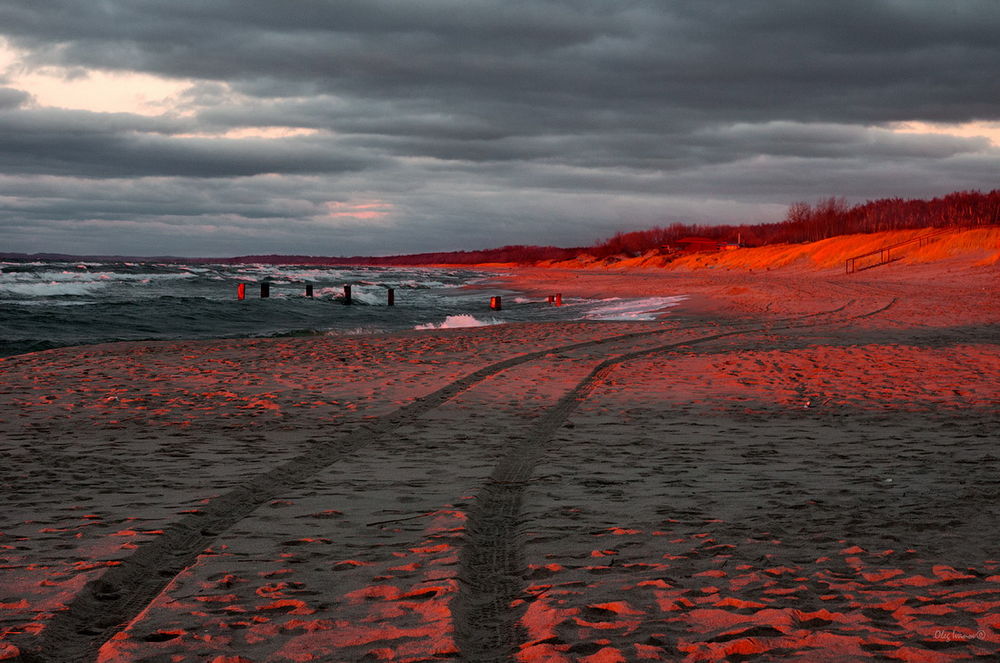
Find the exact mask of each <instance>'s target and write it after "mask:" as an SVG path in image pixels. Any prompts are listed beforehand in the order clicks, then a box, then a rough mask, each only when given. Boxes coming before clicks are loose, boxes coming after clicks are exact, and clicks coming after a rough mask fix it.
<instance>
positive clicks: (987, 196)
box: [588, 189, 1000, 258]
mask: <svg viewBox="0 0 1000 663" xmlns="http://www.w3.org/2000/svg"><path fill="white" fill-rule="evenodd" d="M993 224H1000V189H994V190H993V191H990V192H989V193H981V192H979V191H958V192H955V193H950V194H948V195H946V196H942V197H940V198H932V199H931V200H922V199H910V200H904V199H902V198H883V199H880V200H870V201H868V202H866V203H861V204H858V205H854V206H849V205H848V204H847V203H846V202H845V201H844V199H843V198H827V199H825V200H821V201H819V202H817V203H816V204H815V205H810V204H809V203H806V202H796V203H792V204H791V205H790V206H789V208H788V213H787V214H786V216H785V219H784V220H783V221H780V222H777V223H761V224H755V225H722V226H708V225H689V224H682V223H675V224H672V225H670V226H665V227H657V228H650V229H649V230H637V231H633V232H621V233H616V234H615V235H614V236H613V237H611V238H609V239H607V240H605V241H603V242H600V243H598V244H596V245H595V246H593V247H591V248H590V249H589V250H588V253H590V254H591V255H594V256H596V257H598V258H605V257H608V256H614V255H632V256H636V255H641V254H643V253H645V252H647V251H649V250H652V249H657V248H660V247H663V246H665V245H669V244H670V243H671V242H675V241H677V240H679V239H683V238H685V237H691V236H696V237H706V238H709V239H714V240H718V241H720V242H739V243H741V244H742V245H744V246H764V245H767V244H794V243H800V242H815V241H819V240H821V239H826V238H828V237H835V236H837V235H850V234H855V233H874V232H881V231H886V230H906V229H911V228H929V227H945V226H961V227H966V226H970V227H971V226H982V225H993Z"/></svg>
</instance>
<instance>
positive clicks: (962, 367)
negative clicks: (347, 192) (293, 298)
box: [0, 260, 1000, 663]
mask: <svg viewBox="0 0 1000 663" xmlns="http://www.w3.org/2000/svg"><path fill="white" fill-rule="evenodd" d="M998 274H1000V270H998V267H997V265H995V264H994V265H992V266H982V265H981V266H974V265H972V264H970V263H968V262H962V261H960V260H951V261H941V262H938V263H934V264H926V265H907V266H903V265H898V266H890V267H886V268H884V269H880V270H872V271H870V272H865V273H863V274H857V275H852V276H844V275H841V274H839V273H837V272H836V271H833V270H830V271H809V272H807V271H795V270H792V269H786V270H780V271H776V272H772V273H767V274H759V273H747V272H739V271H735V270H734V271H723V270H715V271H714V272H712V273H706V272H679V271H678V272H664V271H661V270H657V271H645V272H638V271H637V272H630V273H622V272H610V271H588V272H583V271H575V272H574V271H561V270H519V271H517V272H516V273H514V274H512V275H511V276H510V277H509V280H510V281H511V282H512V285H513V286H514V287H516V288H518V289H520V290H522V291H527V292H531V293H533V294H535V295H538V296H540V297H544V295H546V294H550V293H553V292H562V293H563V294H564V295H565V296H605V297H610V296H621V297H627V296H658V295H663V296H672V295H678V294H683V295H688V297H689V298H688V299H687V300H685V302H684V303H683V304H682V305H681V306H679V307H677V308H675V309H671V310H670V312H669V313H668V314H667V315H666V316H665V317H664V318H663V319H661V320H658V321H652V322H574V323H551V324H523V325H500V326H492V327H482V328H475V329H458V330H439V331H429V332H428V331H421V332H410V333H402V334H392V335H378V336H367V337H346V338H345V337H340V338H334V337H326V338H294V339H269V340H252V341H248V340H236V341H233V340H227V341H215V342H180V343H127V344H114V345H106V346H92V347H82V348H69V349H61V350H55V351H49V352H44V353H38V354H34V355H24V356H20V357H13V358H8V359H7V360H5V361H2V362H0V372H2V378H3V380H2V385H0V434H2V436H3V440H4V441H3V444H2V447H0V454H2V460H3V467H4V471H3V476H2V481H3V491H2V504H0V507H2V508H0V634H2V637H0V660H5V659H10V660H18V659H20V660H24V661H53V662H56V661H77V660H81V661H83V660H98V661H105V662H109V663H110V662H113V661H114V662H123V661H149V662H161V661H162V662H166V661H213V662H214V663H237V662H241V663H248V662H250V663H262V662H265V661H274V662H284V661H295V662H298V661H313V660H317V661H428V660H444V659H455V658H460V659H462V660H468V661H476V662H478V661H493V660H495V661H513V660H516V661H588V662H590V663H598V662H601V663H609V662H614V661H641V660H668V661H669V660H683V661H729V660H793V661H854V660H869V659H871V660H902V661H932V662H936V661H958V660H969V659H975V658H976V657H982V660H995V659H996V657H998V656H1000V543H998V540H997V537H996V536H995V533H996V532H997V531H1000V506H998V504H1000V501H998V498H1000V473H998V470H1000V453H998V451H997V449H996V431H997V430H1000V408H998V405H1000V393H998V385H1000V353H998V341H1000V304H998V301H997V297H996V286H997V276H998Z"/></svg>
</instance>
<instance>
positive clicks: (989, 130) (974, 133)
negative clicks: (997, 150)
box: [889, 122, 1000, 147]
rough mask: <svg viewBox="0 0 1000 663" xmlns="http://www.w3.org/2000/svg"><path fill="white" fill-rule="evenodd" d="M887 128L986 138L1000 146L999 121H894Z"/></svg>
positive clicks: (904, 131) (920, 132)
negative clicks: (949, 122) (952, 122)
mask: <svg viewBox="0 0 1000 663" xmlns="http://www.w3.org/2000/svg"><path fill="white" fill-rule="evenodd" d="M889 128H890V129H891V130H892V131H894V132H896V133H906V134H940V135H945V136H961V137H963V138H986V139H988V140H989V141H990V142H991V143H992V144H993V147H1000V122H963V123H961V124H944V123H939V122H895V123H893V124H891V125H890V126H889Z"/></svg>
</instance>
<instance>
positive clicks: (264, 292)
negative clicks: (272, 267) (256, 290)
mask: <svg viewBox="0 0 1000 663" xmlns="http://www.w3.org/2000/svg"><path fill="white" fill-rule="evenodd" d="M270 296H271V284H270V283H268V282H267V281H264V282H262V283H261V284H260V298H261V299H267V298H268V297H270Z"/></svg>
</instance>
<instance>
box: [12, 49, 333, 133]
mask: <svg viewBox="0 0 1000 663" xmlns="http://www.w3.org/2000/svg"><path fill="white" fill-rule="evenodd" d="M24 55H25V53H24V51H20V50H18V49H16V48H14V47H12V46H11V45H10V44H9V43H8V42H6V41H5V40H3V39H2V38H0V81H2V82H3V83H2V84H3V85H5V86H7V87H12V88H16V89H18V90H23V91H24V92H27V93H28V94H30V95H31V96H32V100H33V103H32V105H33V106H35V107H43V108H62V109H69V110H84V111H91V112H94V113H133V114H136V115H145V116H156V115H162V114H165V113H169V114H171V115H178V116H183V115H190V114H191V113H192V110H191V108H190V106H186V105H185V106H184V107H182V106H181V99H182V97H183V96H184V95H183V93H184V92H185V91H187V90H189V89H191V88H192V87H193V86H194V85H196V84H197V81H195V80H193V79H178V78H165V77H162V76H154V75H152V74H144V73H139V72H129V71H105V70H99V69H83V68H67V67H54V66H45V67H36V66H28V65H27V64H26V63H25V57H24ZM314 133H317V131H316V130H314V129H304V128H300V127H281V126H267V127H239V128H235V129H228V130H225V129H223V130H220V131H218V132H212V133H208V132H199V133H192V134H178V135H177V137H178V138H230V139H240V138H288V137H290V136H303V135H310V134H314Z"/></svg>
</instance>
